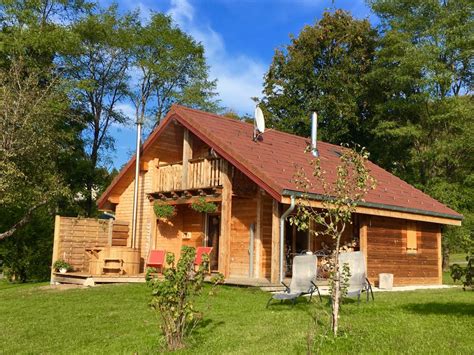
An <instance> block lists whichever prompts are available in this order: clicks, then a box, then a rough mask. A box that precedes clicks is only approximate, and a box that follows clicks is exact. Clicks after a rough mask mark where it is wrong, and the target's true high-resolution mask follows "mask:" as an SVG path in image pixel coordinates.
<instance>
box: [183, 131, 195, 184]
mask: <svg viewBox="0 0 474 355" xmlns="http://www.w3.org/2000/svg"><path fill="white" fill-rule="evenodd" d="M191 139H192V138H191V136H190V135H189V130H188V129H187V128H184V135H183V170H182V181H181V188H182V189H183V190H184V189H187V188H188V166H189V159H192V158H193V148H192V143H191Z"/></svg>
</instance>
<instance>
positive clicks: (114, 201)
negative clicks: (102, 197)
mask: <svg viewBox="0 0 474 355" xmlns="http://www.w3.org/2000/svg"><path fill="white" fill-rule="evenodd" d="M107 200H108V201H109V202H110V203H112V204H114V205H116V204H118V203H120V195H110V196H109V198H108V199H107Z"/></svg>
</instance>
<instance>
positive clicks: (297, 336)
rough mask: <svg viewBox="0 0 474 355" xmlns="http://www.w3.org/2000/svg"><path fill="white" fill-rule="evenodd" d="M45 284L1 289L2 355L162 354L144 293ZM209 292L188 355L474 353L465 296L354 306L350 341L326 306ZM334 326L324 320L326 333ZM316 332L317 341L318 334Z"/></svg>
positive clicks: (424, 294)
mask: <svg viewBox="0 0 474 355" xmlns="http://www.w3.org/2000/svg"><path fill="white" fill-rule="evenodd" d="M40 286H42V285H38V284H14V285H11V284H6V283H0V299H1V302H0V323H1V324H2V331H1V332H0V353H6V354H10V353H55V354H73V353H74V354H76V353H83V354H86V353H87V354H97V353H107V354H115V353H124V354H131V353H138V354H147V353H156V352H159V351H161V350H162V347H161V346H162V339H161V337H160V333H159V330H158V326H157V323H158V319H157V317H156V314H155V313H154V312H153V311H151V310H150V309H149V308H148V307H147V302H148V300H149V293H150V292H149V289H148V288H147V287H146V286H145V285H143V284H131V285H110V286H100V287H95V288H89V289H72V290H63V291H59V290H50V289H44V288H42V287H40ZM207 290H208V289H206V290H205V291H206V292H204V293H203V295H202V296H200V297H199V298H198V300H197V304H196V306H197V308H198V309H199V310H201V311H203V313H204V319H203V321H201V323H200V324H199V326H198V327H197V328H196V331H195V333H194V335H193V337H192V339H191V340H190V341H189V345H188V348H187V349H185V350H183V351H181V353H189V354H194V353H214V354H221V353H235V354H245V353H246V354H255V353H265V354H271V353H275V354H276V353H306V349H307V338H308V334H311V335H314V338H315V340H316V341H315V344H313V349H314V350H317V349H319V350H321V351H322V352H324V353H341V352H342V353H348V352H354V351H356V352H362V353H380V352H384V353H392V352H397V353H399V352H404V353H413V352H420V353H428V352H431V353H433V352H436V353H472V349H474V338H473V337H472V325H473V322H474V302H473V300H474V293H473V292H464V291H462V290H461V289H459V288H455V289H447V290H446V289H445V290H430V291H414V292H399V293H377V294H376V295H375V296H376V301H375V302H374V303H368V304H366V303H361V304H360V305H357V304H356V303H355V302H353V301H351V300H348V301H347V302H346V303H345V304H344V306H343V309H342V314H341V336H340V337H339V338H337V339H334V338H333V337H331V336H329V335H328V336H324V333H325V332H326V330H327V328H326V327H324V326H321V325H319V326H316V325H315V324H314V322H313V320H312V319H313V317H312V316H313V315H314V314H318V315H319V316H321V315H322V314H324V313H325V312H328V311H329V308H328V306H327V304H326V302H324V303H323V304H322V305H321V304H320V303H319V301H317V302H313V303H311V304H308V303H307V302H305V301H304V300H301V301H300V302H299V303H298V304H297V305H296V306H295V307H294V308H292V307H291V306H289V305H285V304H283V305H280V304H276V305H274V306H270V308H269V309H265V303H266V301H267V300H268V297H269V294H268V293H264V292H262V291H259V290H257V289H253V288H236V287H229V286H222V287H219V288H218V293H217V295H214V296H209V295H208V294H207ZM326 319H327V317H322V318H321V319H320V320H321V321H322V322H323V323H324V322H325V320H326ZM310 329H312V330H316V332H314V331H311V332H309V330H310Z"/></svg>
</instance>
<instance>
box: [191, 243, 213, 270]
mask: <svg viewBox="0 0 474 355" xmlns="http://www.w3.org/2000/svg"><path fill="white" fill-rule="evenodd" d="M211 253H212V247H197V248H196V257H195V258H194V265H195V266H199V265H201V264H202V261H203V260H202V256H203V255H204V254H207V256H208V257H210V255H211ZM209 267H210V265H209Z"/></svg>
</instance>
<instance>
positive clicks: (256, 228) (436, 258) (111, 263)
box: [53, 105, 462, 285]
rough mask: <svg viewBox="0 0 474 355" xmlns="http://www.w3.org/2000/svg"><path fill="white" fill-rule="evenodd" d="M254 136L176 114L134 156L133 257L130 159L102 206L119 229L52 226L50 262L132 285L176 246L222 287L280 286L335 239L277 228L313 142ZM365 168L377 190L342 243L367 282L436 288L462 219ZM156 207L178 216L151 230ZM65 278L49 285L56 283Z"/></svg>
mask: <svg viewBox="0 0 474 355" xmlns="http://www.w3.org/2000/svg"><path fill="white" fill-rule="evenodd" d="M252 136H253V125H251V124H248V123H244V122H241V121H237V120H234V119H230V118H226V117H221V116H218V115H214V114H210V113H206V112H202V111H197V110H193V109H189V108H186V107H182V106H177V105H174V106H173V107H172V109H171V110H170V112H169V113H168V115H167V116H166V118H165V119H164V120H163V122H162V123H161V124H160V125H159V127H157V128H156V129H155V131H154V132H153V133H152V134H151V135H150V137H149V138H148V140H147V141H146V142H145V143H144V144H143V147H142V150H141V159H140V179H139V190H138V191H139V195H138V200H139V204H138V211H137V213H138V215H137V234H136V235H137V237H136V245H135V248H133V247H132V245H131V238H130V233H129V230H130V229H131V227H130V226H131V223H132V207H133V194H134V176H135V158H132V159H131V160H130V161H129V162H128V164H127V165H126V166H125V167H124V168H123V169H122V170H121V172H120V173H119V175H118V176H117V177H116V178H115V179H114V181H113V182H112V183H111V185H110V186H109V187H108V188H107V190H106V191H105V192H104V193H103V194H102V196H101V197H100V199H99V200H98V205H99V208H100V209H102V210H109V211H113V212H114V213H115V221H97V220H86V219H82V220H77V219H65V218H62V217H58V218H57V223H56V231H55V244H54V255H53V261H54V260H56V259H58V258H64V259H65V260H66V261H69V262H70V263H71V264H72V265H73V267H74V269H75V271H76V272H75V273H68V275H69V276H71V277H74V275H89V276H94V275H96V276H97V277H102V278H106V279H107V280H109V281H110V280H112V281H113V280H114V278H115V277H119V276H123V277H125V276H128V277H129V278H131V280H132V281H133V280H135V279H137V277H138V276H137V275H142V274H143V272H144V263H145V260H146V259H147V255H148V254H149V252H150V250H156V249H161V250H166V251H168V252H173V253H175V254H176V255H179V253H180V249H181V246H183V245H188V246H194V247H197V246H212V247H213V248H214V253H213V255H212V256H211V267H212V270H213V271H214V270H215V271H219V272H221V273H222V274H224V276H225V277H226V280H227V281H228V282H234V283H237V284H255V285H263V284H265V283H266V284H277V283H278V282H279V279H280V277H281V276H283V277H285V276H289V275H288V273H289V272H290V270H291V268H290V267H289V263H290V262H291V259H292V255H295V254H297V253H300V252H303V251H313V252H319V253H321V250H323V249H324V245H325V243H326V244H330V240H325V238H319V237H318V238H314V237H311V238H310V237H309V234H308V232H301V231H298V230H297V229H296V228H294V227H293V226H291V225H290V224H289V223H288V221H287V220H286V219H285V220H283V221H282V222H283V225H284V228H283V230H281V229H280V222H281V221H280V219H281V218H282V216H283V217H287V215H288V211H289V210H291V208H290V207H291V204H292V200H294V199H295V197H298V195H299V194H301V191H298V189H297V187H296V185H295V184H294V182H292V177H293V174H294V172H295V167H296V165H297V166H300V167H304V168H306V169H310V165H309V161H310V160H311V154H307V153H305V148H306V147H307V145H308V143H309V139H306V138H302V137H298V136H295V135H291V134H287V133H283V132H279V131H276V130H272V129H270V130H267V131H266V132H265V133H264V134H263V135H262V137H261V138H260V139H259V140H253V139H252ZM318 150H319V153H320V157H321V165H322V168H323V169H324V170H325V171H326V172H327V173H328V176H329V177H330V176H331V174H333V175H334V174H335V168H336V166H337V165H338V164H339V156H340V148H339V147H338V146H335V145H332V144H328V143H324V142H318ZM369 168H370V170H371V174H372V175H373V176H374V177H375V178H376V179H377V188H376V189H375V190H374V191H371V192H370V193H369V194H368V196H367V197H366V201H365V202H364V203H363V204H361V205H360V206H359V207H358V208H357V213H356V215H355V216H354V221H353V224H352V225H351V227H350V228H349V229H348V230H347V233H346V235H345V241H346V242H352V243H353V248H354V249H355V250H361V251H363V253H364V255H365V257H366V260H367V269H368V270H367V271H368V276H369V278H370V279H371V280H372V281H376V280H377V279H378V275H379V273H392V274H393V275H394V284H395V285H407V284H440V283H441V282H442V277H441V276H442V273H441V228H442V226H443V225H447V224H449V225H460V224H461V220H462V216H461V215H460V214H458V213H457V212H455V211H453V210H452V209H450V208H448V207H446V206H445V205H443V204H441V203H440V202H438V201H436V200H434V199H432V198H431V197H429V196H428V195H426V194H424V193H423V192H421V191H419V190H417V189H415V188H414V187H412V186H411V185H409V184H407V183H406V182H404V181H402V180H400V179H399V178H397V177H396V176H394V175H392V174H390V173H389V172H387V171H385V170H383V169H382V168H380V167H378V166H377V165H375V164H373V163H370V166H369ZM311 193H313V194H314V195H312V196H313V197H314V200H312V204H313V205H314V206H315V207H321V202H320V201H319V200H318V196H319V197H320V196H321V193H322V191H318V190H315V191H311ZM199 198H205V199H206V200H207V201H212V202H215V203H216V204H217V205H218V210H217V211H216V213H212V214H203V213H198V212H196V211H194V210H193V209H191V208H190V204H191V203H193V202H194V201H196V200H197V199H199ZM157 201H158V202H160V203H166V204H171V205H175V206H176V210H177V213H176V215H175V216H174V217H172V218H171V219H169V220H167V221H162V220H158V219H157V218H156V216H155V214H154V211H153V204H154V203H155V202H157ZM88 223H89V225H87V224H88ZM100 224H102V226H101V225H100ZM91 236H92V237H91ZM282 237H283V241H284V248H280V240H281V238H282ZM282 249H283V254H284V255H283V258H282V260H283V263H282V262H281V261H280V257H281V256H282V253H281V250H282ZM114 250H115V251H114ZM321 255H323V254H321ZM321 259H323V257H322V258H321ZM281 268H282V269H283V270H282V275H280V269H281ZM116 274H119V275H116ZM65 277H66V276H64V275H63V276H62V275H59V274H54V275H53V278H55V280H56V281H61V280H62V279H64V278H65ZM141 277H143V276H141ZM96 281H97V280H96Z"/></svg>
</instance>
